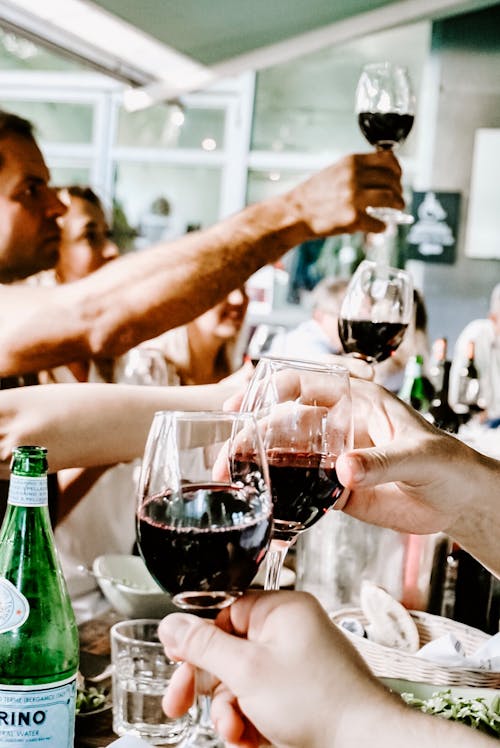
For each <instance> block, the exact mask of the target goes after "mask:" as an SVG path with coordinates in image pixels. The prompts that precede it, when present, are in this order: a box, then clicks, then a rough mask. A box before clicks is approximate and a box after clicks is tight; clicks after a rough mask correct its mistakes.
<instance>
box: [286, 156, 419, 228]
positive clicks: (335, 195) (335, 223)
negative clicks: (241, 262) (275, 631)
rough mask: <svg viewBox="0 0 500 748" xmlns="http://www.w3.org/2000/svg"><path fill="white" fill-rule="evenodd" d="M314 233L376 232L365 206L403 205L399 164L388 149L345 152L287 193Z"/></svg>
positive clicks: (379, 225) (379, 223) (378, 225)
mask: <svg viewBox="0 0 500 748" xmlns="http://www.w3.org/2000/svg"><path fill="white" fill-rule="evenodd" d="M288 198H289V200H290V201H292V206H293V208H294V210H296V211H297V210H298V211H299V213H300V214H301V216H302V220H303V221H305V222H306V223H307V225H308V227H309V229H310V231H311V233H312V235H314V236H327V235H331V234H352V233H354V232H355V231H364V232H380V231H384V229H385V228H386V226H385V224H384V223H383V222H382V221H378V220H377V219H375V218H373V217H371V216H369V215H368V214H367V213H366V208H367V206H369V205H371V206H374V207H385V206H387V207H390V208H397V209H402V208H404V200H403V197H402V187H401V167H400V166H399V163H398V161H397V159H396V157H395V156H394V154H393V153H392V152H389V151H384V152H380V151H379V152H375V153H365V154H355V155H350V156H345V157H344V158H342V159H340V160H339V161H338V162H337V163H335V164H333V165H332V166H329V167H327V168H326V169H323V170H322V171H320V172H319V173H317V174H315V175H314V176H312V177H311V178H310V179H308V180H307V181H306V182H302V183H301V184H300V185H298V186H297V187H295V188H294V189H293V190H291V192H290V193H288Z"/></svg>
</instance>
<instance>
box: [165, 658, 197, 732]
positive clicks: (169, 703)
mask: <svg viewBox="0 0 500 748" xmlns="http://www.w3.org/2000/svg"><path fill="white" fill-rule="evenodd" d="M194 690H195V671H194V668H193V667H192V666H191V665H189V664H188V663H187V662H184V663H183V664H182V665H181V666H180V667H178V668H177V670H176V671H175V672H174V674H173V676H172V678H171V680H170V683H169V686H168V689H167V691H166V693H165V694H164V696H163V701H162V706H163V711H164V712H165V714H167V715H168V716H169V717H172V718H176V717H182V715H183V714H185V713H186V712H187V710H188V709H189V708H190V707H191V706H192V704H193V701H194Z"/></svg>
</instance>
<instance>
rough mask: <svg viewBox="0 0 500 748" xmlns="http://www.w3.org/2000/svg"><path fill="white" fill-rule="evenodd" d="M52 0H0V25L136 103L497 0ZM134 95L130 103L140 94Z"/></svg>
mask: <svg viewBox="0 0 500 748" xmlns="http://www.w3.org/2000/svg"><path fill="white" fill-rule="evenodd" d="M61 2H62V0H43V1H40V0H0V24H7V25H9V26H10V27H11V28H13V29H14V30H16V31H17V32H23V31H24V32H25V33H26V35H30V36H31V38H36V40H37V41H45V42H46V43H49V44H50V45H51V46H52V48H57V49H58V50H59V51H66V52H69V53H72V54H73V55H74V56H77V57H78V58H79V59H80V60H81V59H85V57H87V58H88V60H89V61H90V62H91V64H93V65H94V67H98V68H100V69H102V70H105V71H106V72H107V73H108V74H111V75H114V76H115V77H118V78H121V79H122V80H126V81H128V82H129V83H131V84H132V85H134V86H139V87H142V93H146V94H147V96H145V97H144V100H143V105H147V104H150V103H153V102H154V101H158V100H161V99H167V98H173V97H175V96H177V95H179V94H180V93H183V92H186V91H189V90H194V89H197V88H204V87H206V86H207V85H209V84H211V83H213V82H214V81H216V80H218V79H220V78H224V77H228V76H234V75H238V74H240V73H242V72H245V71H247V70H258V69H262V68H264V67H270V66H272V65H275V64H278V63H281V62H286V61H288V60H290V59H293V58H295V57H298V56H300V55H303V54H307V53H310V52H314V51H317V50H318V49H321V48H323V47H326V46H329V45H332V44H335V43H342V42H346V41H349V40H351V39H355V38H360V37H362V36H364V35H367V34H370V33H374V32H377V31H382V30H385V29H389V28H393V27H395V26H399V25H402V24H408V23H413V22H416V21H421V20H424V19H436V18H443V17H446V16H450V15H456V14H458V13H462V12H468V11H471V10H478V9H480V8H484V7H487V6H490V5H495V4H497V3H498V0H396V1H394V0H141V2H137V0H96V2H92V1H91V0H64V4H63V5H61ZM51 7H52V11H51V10H50V8H51ZM73 7H74V9H73ZM96 10H97V11H104V15H103V16H101V21H99V18H98V16H96V21H95V22H93V23H91V24H88V25H87V27H85V24H83V23H81V22H78V19H84V17H90V15H91V14H92V13H93V12H95V11H96ZM37 17H40V18H41V22H40V18H39V20H38V23H36V19H37ZM115 19H120V22H121V26H120V27H119V30H117V31H113V30H112V27H111V26H109V25H108V22H114V20H115ZM71 23H73V25H71ZM127 27H128V28H127ZM100 30H102V33H101V34H100V35H99V32H100ZM127 31H132V32H137V31H139V32H140V37H141V38H140V42H141V44H140V45H139V46H136V45H135V44H134V43H133V42H132V41H130V42H129V43H127V44H122V47H121V48H119V47H118V43H119V42H120V40H121V41H122V42H123V40H124V39H125V38H126V37H127V33H126V32H127ZM146 42H147V43H150V44H151V45H152V46H154V48H155V56H153V57H152V58H151V60H149V59H148V54H147V53H146V51H145V50H146V47H145V43H146ZM162 52H164V53H165V54H164V55H163V56H162V54H161V53H162ZM148 97H149V99H148ZM137 102H138V104H137V108H139V107H140V105H141V104H140V101H139V97H137ZM137 102H136V103H137ZM131 108H133V107H131Z"/></svg>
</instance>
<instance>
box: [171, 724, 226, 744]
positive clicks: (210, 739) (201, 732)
mask: <svg viewBox="0 0 500 748" xmlns="http://www.w3.org/2000/svg"><path fill="white" fill-rule="evenodd" d="M177 748H225V743H224V741H223V740H221V738H220V737H219V736H218V735H217V734H216V733H215V732H213V731H211V730H208V729H206V728H200V727H199V726H197V725H194V727H193V730H192V731H191V732H189V733H188V734H187V735H186V737H185V738H184V740H183V741H182V743H179V744H178V746H177Z"/></svg>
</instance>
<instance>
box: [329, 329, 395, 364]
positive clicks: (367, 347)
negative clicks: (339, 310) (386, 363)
mask: <svg viewBox="0 0 500 748" xmlns="http://www.w3.org/2000/svg"><path fill="white" fill-rule="evenodd" d="M407 327H408V325H407V324H403V323H402V322H370V320H362V319H361V320H360V319H339V335H340V340H341V341H342V347H343V349H344V351H345V352H346V353H357V354H358V355H359V356H361V357H362V358H367V359H370V360H372V361H383V360H384V359H386V358H389V356H390V355H391V353H392V352H393V351H395V350H396V348H397V347H398V345H399V344H400V343H401V341H402V340H403V337H404V334H405V332H406V328H407Z"/></svg>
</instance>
